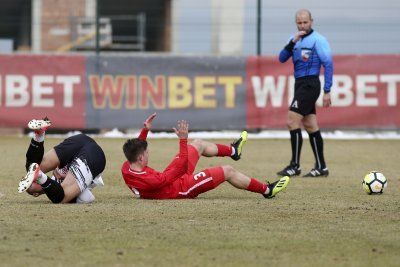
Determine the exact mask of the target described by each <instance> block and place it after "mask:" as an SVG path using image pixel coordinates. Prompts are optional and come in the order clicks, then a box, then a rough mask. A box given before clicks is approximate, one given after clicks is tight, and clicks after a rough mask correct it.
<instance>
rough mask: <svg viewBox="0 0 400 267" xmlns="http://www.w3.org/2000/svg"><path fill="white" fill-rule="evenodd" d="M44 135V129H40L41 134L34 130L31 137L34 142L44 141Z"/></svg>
mask: <svg viewBox="0 0 400 267" xmlns="http://www.w3.org/2000/svg"><path fill="white" fill-rule="evenodd" d="M44 135H45V131H42V133H41V134H39V133H37V132H35V136H34V137H33V140H35V141H36V142H39V143H42V142H44Z"/></svg>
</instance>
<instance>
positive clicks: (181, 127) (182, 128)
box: [173, 120, 189, 139]
mask: <svg viewBox="0 0 400 267" xmlns="http://www.w3.org/2000/svg"><path fill="white" fill-rule="evenodd" d="M173 129H174V131H175V134H176V135H177V136H178V137H179V139H187V138H188V135H189V123H188V122H187V121H185V120H181V121H178V125H177V128H175V127H174V128H173Z"/></svg>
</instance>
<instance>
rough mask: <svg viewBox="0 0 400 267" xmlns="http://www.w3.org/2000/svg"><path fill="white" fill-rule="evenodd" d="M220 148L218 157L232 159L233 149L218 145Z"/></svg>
mask: <svg viewBox="0 0 400 267" xmlns="http://www.w3.org/2000/svg"><path fill="white" fill-rule="evenodd" d="M216 145H217V148H218V152H217V157H230V156H231V155H232V147H231V146H227V145H221V144H216Z"/></svg>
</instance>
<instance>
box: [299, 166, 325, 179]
mask: <svg viewBox="0 0 400 267" xmlns="http://www.w3.org/2000/svg"><path fill="white" fill-rule="evenodd" d="M328 175H329V171H328V168H325V169H318V168H314V169H311V171H310V172H309V173H307V174H305V175H303V177H327V176H328Z"/></svg>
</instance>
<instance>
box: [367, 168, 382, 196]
mask: <svg viewBox="0 0 400 267" xmlns="http://www.w3.org/2000/svg"><path fill="white" fill-rule="evenodd" d="M387 184H388V182H387V179H386V177H385V176H384V175H383V174H382V173H380V172H377V171H372V172H370V173H368V174H367V175H365V177H364V180H363V182H362V185H363V188H364V190H365V192H367V194H368V195H372V194H382V193H383V190H385V188H386V187H387Z"/></svg>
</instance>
